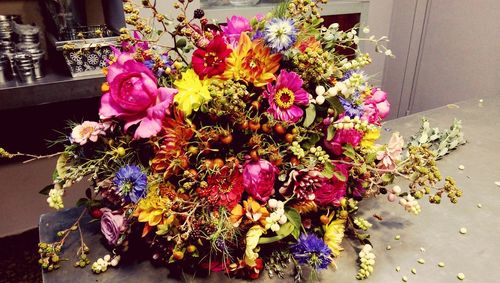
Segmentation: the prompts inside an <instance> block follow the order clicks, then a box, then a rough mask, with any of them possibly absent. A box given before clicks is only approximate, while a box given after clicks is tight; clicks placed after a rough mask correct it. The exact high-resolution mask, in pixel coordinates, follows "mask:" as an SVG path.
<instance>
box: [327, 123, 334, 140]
mask: <svg viewBox="0 0 500 283" xmlns="http://www.w3.org/2000/svg"><path fill="white" fill-rule="evenodd" d="M334 135H335V127H333V124H332V125H330V126H328V128H327V129H326V140H327V141H331V140H332V139H333V136H334Z"/></svg>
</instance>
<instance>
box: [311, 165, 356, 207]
mask: <svg viewBox="0 0 500 283" xmlns="http://www.w3.org/2000/svg"><path fill="white" fill-rule="evenodd" d="M335 171H336V172H339V173H340V174H342V175H344V177H345V180H347V178H348V177H349V174H348V172H347V165H344V164H335ZM346 190H347V185H346V181H340V180H339V179H338V178H337V177H335V176H334V177H332V178H331V179H329V180H328V181H326V182H323V185H322V186H321V187H319V188H317V189H316V190H315V191H314V195H315V198H314V202H315V203H316V204H317V205H319V206H327V205H333V206H340V200H341V199H342V198H343V197H344V196H345V194H346Z"/></svg>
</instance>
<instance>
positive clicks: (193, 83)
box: [174, 69, 212, 116]
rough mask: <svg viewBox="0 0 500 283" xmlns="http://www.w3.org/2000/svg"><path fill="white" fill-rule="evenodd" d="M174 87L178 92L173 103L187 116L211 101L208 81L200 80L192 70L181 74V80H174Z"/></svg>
mask: <svg viewBox="0 0 500 283" xmlns="http://www.w3.org/2000/svg"><path fill="white" fill-rule="evenodd" d="M174 85H175V87H176V88H177V90H178V91H179V92H178V93H177V94H176V95H175V97H174V102H176V103H177V104H178V106H177V107H178V108H179V109H181V110H182V112H184V113H185V114H186V115H187V116H189V115H191V113H192V112H193V110H194V111H198V109H200V106H201V105H202V104H204V103H206V102H208V101H209V100H210V99H212V97H211V96H210V92H208V86H209V85H210V80H208V79H205V80H200V78H199V77H198V75H197V74H196V73H195V71H194V70H193V69H188V70H186V71H185V72H183V73H182V78H181V79H180V80H176V81H175V82H174Z"/></svg>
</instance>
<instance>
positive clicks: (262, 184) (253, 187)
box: [243, 159, 278, 202]
mask: <svg viewBox="0 0 500 283" xmlns="http://www.w3.org/2000/svg"><path fill="white" fill-rule="evenodd" d="M277 173H278V168H276V166H274V165H273V164H271V162H269V161H267V160H264V159H260V160H259V161H252V160H248V161H247V162H245V165H244V168H243V186H244V187H245V191H246V192H247V193H248V194H249V195H250V196H252V197H253V198H254V199H256V200H259V201H262V202H266V201H267V200H268V199H269V197H270V196H271V195H272V194H274V180H275V178H276V174H277Z"/></svg>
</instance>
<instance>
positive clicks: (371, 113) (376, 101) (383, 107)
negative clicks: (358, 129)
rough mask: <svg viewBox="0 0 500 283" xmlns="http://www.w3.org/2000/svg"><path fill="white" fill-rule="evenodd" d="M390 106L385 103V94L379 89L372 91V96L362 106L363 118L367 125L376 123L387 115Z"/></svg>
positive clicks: (387, 102)
mask: <svg viewBox="0 0 500 283" xmlns="http://www.w3.org/2000/svg"><path fill="white" fill-rule="evenodd" d="M390 108H391V105H390V104H389V101H387V93H386V92H385V91H382V90H380V89H379V88H374V89H372V95H371V96H370V97H369V98H367V99H366V100H365V102H364V105H363V110H364V114H363V118H364V119H365V120H367V121H368V122H369V123H372V124H373V123H377V122H379V121H380V119H384V118H385V117H386V116H387V115H388V114H389V110H390Z"/></svg>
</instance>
